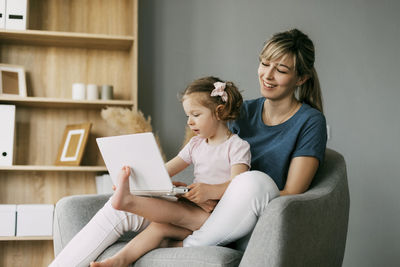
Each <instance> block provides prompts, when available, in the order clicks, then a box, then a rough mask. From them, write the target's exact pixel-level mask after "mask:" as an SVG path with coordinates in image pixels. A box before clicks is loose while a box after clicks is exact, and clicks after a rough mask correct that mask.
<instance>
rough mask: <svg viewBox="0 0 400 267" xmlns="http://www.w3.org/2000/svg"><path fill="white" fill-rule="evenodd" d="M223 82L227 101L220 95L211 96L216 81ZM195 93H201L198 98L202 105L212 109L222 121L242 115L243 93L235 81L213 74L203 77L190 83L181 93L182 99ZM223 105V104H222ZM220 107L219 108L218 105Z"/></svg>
mask: <svg viewBox="0 0 400 267" xmlns="http://www.w3.org/2000/svg"><path fill="white" fill-rule="evenodd" d="M216 82H223V83H225V84H226V86H225V92H226V94H227V100H226V102H225V101H224V100H223V99H222V97H220V96H211V92H212V91H213V90H214V89H215V86H214V83H216ZM193 93H201V95H200V96H199V98H198V99H197V100H198V101H199V102H200V104H201V105H203V106H205V107H207V108H208V109H210V110H211V111H212V112H213V113H214V114H215V115H216V116H217V118H219V119H220V120H222V121H231V120H235V119H237V118H238V117H239V115H240V108H241V106H242V104H243V98H242V95H241V94H240V92H239V89H238V88H237V87H236V85H235V84H234V83H233V82H228V81H227V82H224V81H222V80H221V79H219V78H217V77H213V76H208V77H203V78H200V79H197V80H195V81H193V82H192V83H190V84H189V85H188V86H187V87H186V89H185V91H183V92H182V94H181V97H180V99H181V101H183V100H184V99H185V96H188V95H190V94H193ZM220 105H221V106H220ZM218 106H220V108H218V109H217V107H218Z"/></svg>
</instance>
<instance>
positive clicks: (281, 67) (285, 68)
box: [258, 56, 304, 100]
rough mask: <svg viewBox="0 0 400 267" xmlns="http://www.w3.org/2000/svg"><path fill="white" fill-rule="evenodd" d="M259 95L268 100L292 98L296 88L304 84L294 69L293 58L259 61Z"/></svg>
mask: <svg viewBox="0 0 400 267" xmlns="http://www.w3.org/2000/svg"><path fill="white" fill-rule="evenodd" d="M258 80H259V82H260V90H261V95H262V96H264V97H265V98H267V99H270V100H282V99H286V98H292V97H293V96H294V91H295V89H296V87H297V86H299V85H301V84H302V83H304V81H302V79H300V78H299V77H298V76H297V74H296V71H295V69H294V63H293V58H292V57H290V56H288V57H285V58H284V59H282V58H280V59H278V60H271V61H269V60H267V59H265V58H263V59H261V61H260V65H259V67H258Z"/></svg>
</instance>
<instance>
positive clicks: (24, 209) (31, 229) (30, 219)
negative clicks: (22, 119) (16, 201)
mask: <svg viewBox="0 0 400 267" xmlns="http://www.w3.org/2000/svg"><path fill="white" fill-rule="evenodd" d="M53 212H54V205H51V204H26V205H17V236H52V235H53Z"/></svg>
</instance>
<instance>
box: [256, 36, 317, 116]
mask: <svg viewBox="0 0 400 267" xmlns="http://www.w3.org/2000/svg"><path fill="white" fill-rule="evenodd" d="M288 56H289V57H290V56H291V57H293V62H294V68H295V71H296V74H297V76H299V77H304V76H308V77H309V78H308V79H307V81H306V82H305V83H304V84H302V85H301V86H299V88H298V91H297V97H298V100H299V101H300V102H305V103H307V104H309V105H310V106H312V107H313V108H316V109H318V110H319V111H321V112H323V105H322V93H321V87H320V84H319V79H318V75H317V72H316V70H315V68H314V62H315V49H314V44H313V42H312V41H311V40H310V38H308V36H307V35H305V34H304V33H302V32H301V31H299V30H297V29H292V30H289V31H285V32H280V33H276V34H274V35H273V36H272V38H271V39H270V40H269V41H268V42H266V44H265V45H264V47H263V49H262V51H261V53H260V60H261V59H266V60H277V59H281V58H285V57H288Z"/></svg>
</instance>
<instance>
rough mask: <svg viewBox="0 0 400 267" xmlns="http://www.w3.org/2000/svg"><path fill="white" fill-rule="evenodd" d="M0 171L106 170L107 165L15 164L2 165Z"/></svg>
mask: <svg viewBox="0 0 400 267" xmlns="http://www.w3.org/2000/svg"><path fill="white" fill-rule="evenodd" d="M0 171H44V172H51V171H56V172H58V171H64V172H106V171H107V168H106V166H76V167H75V166H44V165H13V166H0Z"/></svg>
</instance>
